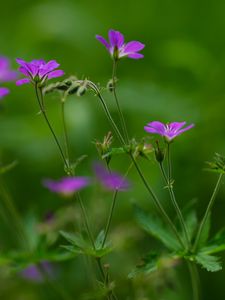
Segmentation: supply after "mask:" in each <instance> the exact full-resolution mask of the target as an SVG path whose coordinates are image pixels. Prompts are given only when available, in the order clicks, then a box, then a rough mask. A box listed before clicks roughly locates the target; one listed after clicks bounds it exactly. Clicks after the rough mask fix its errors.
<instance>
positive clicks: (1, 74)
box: [0, 56, 18, 82]
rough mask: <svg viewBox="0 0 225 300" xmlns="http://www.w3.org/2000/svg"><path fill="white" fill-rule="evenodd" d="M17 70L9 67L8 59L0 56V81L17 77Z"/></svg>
mask: <svg viewBox="0 0 225 300" xmlns="http://www.w3.org/2000/svg"><path fill="white" fill-rule="evenodd" d="M17 75H18V74H17V72H16V71H12V70H11V69H10V62H9V59H8V58H6V57H4V56H1V57H0V82H6V81H13V80H16V78H17Z"/></svg>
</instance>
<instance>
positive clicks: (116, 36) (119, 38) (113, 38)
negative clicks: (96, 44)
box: [109, 29, 124, 49]
mask: <svg viewBox="0 0 225 300" xmlns="http://www.w3.org/2000/svg"><path fill="white" fill-rule="evenodd" d="M109 41H110V45H111V46H112V47H117V48H118V49H119V48H121V47H122V46H123V44H124V37H123V35H122V33H120V32H119V31H115V30H112V29H111V30H109Z"/></svg>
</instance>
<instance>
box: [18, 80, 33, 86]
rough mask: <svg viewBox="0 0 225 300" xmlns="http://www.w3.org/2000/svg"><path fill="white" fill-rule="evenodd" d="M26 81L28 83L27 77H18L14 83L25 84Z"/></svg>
mask: <svg viewBox="0 0 225 300" xmlns="http://www.w3.org/2000/svg"><path fill="white" fill-rule="evenodd" d="M26 83H30V79H28V78H23V79H19V80H17V81H16V85H18V86H19V85H22V84H26Z"/></svg>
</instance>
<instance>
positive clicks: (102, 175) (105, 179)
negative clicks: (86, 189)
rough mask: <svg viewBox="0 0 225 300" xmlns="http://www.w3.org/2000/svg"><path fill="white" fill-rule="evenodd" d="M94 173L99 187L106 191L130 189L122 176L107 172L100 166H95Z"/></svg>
mask: <svg viewBox="0 0 225 300" xmlns="http://www.w3.org/2000/svg"><path fill="white" fill-rule="evenodd" d="M94 171H95V174H96V177H97V179H98V180H99V181H100V183H101V185H102V186H103V187H105V188H106V189H108V190H113V191H115V190H118V191H126V190H128V189H129V188H130V183H129V182H128V181H127V180H126V179H125V178H124V177H123V176H121V175H120V174H119V173H116V172H109V171H108V170H106V169H105V168H104V167H103V166H102V165H101V164H98V163H97V164H95V165H94Z"/></svg>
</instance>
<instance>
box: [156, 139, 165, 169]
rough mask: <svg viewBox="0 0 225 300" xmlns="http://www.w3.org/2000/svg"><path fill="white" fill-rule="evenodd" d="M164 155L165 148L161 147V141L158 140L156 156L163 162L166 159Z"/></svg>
mask: <svg viewBox="0 0 225 300" xmlns="http://www.w3.org/2000/svg"><path fill="white" fill-rule="evenodd" d="M164 157H165V153H164V150H162V149H160V147H159V141H156V148H155V158H156V160H157V161H158V162H159V163H160V164H161V163H162V162H163V160H164Z"/></svg>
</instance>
